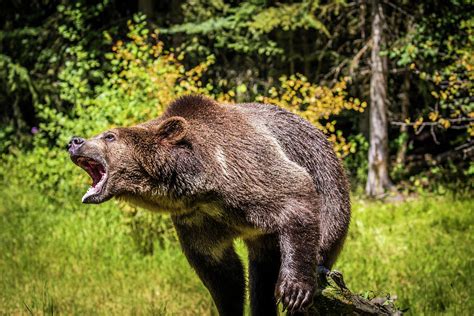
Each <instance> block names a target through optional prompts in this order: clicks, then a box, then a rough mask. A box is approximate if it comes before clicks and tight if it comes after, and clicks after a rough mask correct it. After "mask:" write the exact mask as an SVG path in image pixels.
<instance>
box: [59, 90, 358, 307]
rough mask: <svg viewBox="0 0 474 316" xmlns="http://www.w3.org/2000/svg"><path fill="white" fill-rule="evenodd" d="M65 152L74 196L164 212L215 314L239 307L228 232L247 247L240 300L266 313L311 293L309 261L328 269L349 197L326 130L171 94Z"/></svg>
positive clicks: (307, 299) (266, 111) (238, 279)
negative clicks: (74, 168)
mask: <svg viewBox="0 0 474 316" xmlns="http://www.w3.org/2000/svg"><path fill="white" fill-rule="evenodd" d="M68 150H69V152H70V154H71V158H72V160H73V161H74V162H75V163H77V164H78V165H80V166H81V167H83V168H84V169H86V170H87V171H88V172H89V174H90V175H91V177H92V178H93V186H92V187H91V189H90V190H89V191H88V192H87V193H86V195H85V196H84V198H83V202H85V203H101V202H104V201H106V200H108V199H110V198H111V197H114V196H115V197H118V198H121V199H124V200H128V201H130V202H132V203H134V204H136V205H139V206H143V207H146V208H148V209H151V210H153V211H168V212H170V213H171V217H172V220H173V223H174V225H175V227H176V230H177V232H178V236H179V239H180V242H181V245H182V248H183V250H184V253H185V254H186V256H187V258H188V260H189V262H190V264H191V265H192V266H193V268H194V269H195V270H196V272H197V274H198V275H199V277H200V278H201V280H202V281H203V282H204V284H205V285H206V287H207V288H208V289H209V291H210V293H211V295H212V297H213V299H214V301H215V304H216V306H217V309H218V310H219V313H220V314H221V315H241V314H242V313H243V306H244V296H245V295H244V293H245V280H244V273H243V269H242V264H241V261H240V259H239V258H238V256H237V255H236V253H235V251H234V248H233V240H234V239H236V238H242V239H243V240H244V241H245V243H246V245H247V246H248V250H249V275H250V293H251V295H250V296H251V306H252V307H251V308H252V313H253V314H254V315H257V314H258V315H276V313H277V309H276V304H277V303H276V302H277V300H281V302H282V304H283V306H284V307H285V308H287V309H288V310H289V311H291V312H299V311H304V310H305V309H306V308H307V307H308V305H309V304H310V303H311V301H312V296H313V294H314V290H315V286H316V275H315V273H316V268H317V266H318V265H322V266H325V267H326V268H331V266H332V264H333V263H334V260H335V259H336V257H337V255H338V253H339V250H340V248H341V246H342V244H343V241H344V238H345V235H346V232H347V228H348V224H349V219H350V202H349V189H348V183H347V180H346V175H345V173H344V171H343V168H342V167H341V163H340V161H339V159H338V158H337V157H336V155H335V153H334V151H333V149H332V146H331V144H330V143H329V142H328V141H327V139H326V137H325V136H324V135H323V134H322V133H321V132H320V131H319V130H317V129H315V128H314V127H313V126H311V125H310V124H309V123H308V122H307V121H305V120H303V119H301V118H300V117H298V116H297V115H295V114H292V113H290V112H287V111H285V110H283V109H280V108H277V107H275V106H271V105H263V104H256V103H251V104H219V103H216V102H214V101H212V100H210V99H208V98H205V97H202V96H187V97H182V98H180V99H178V100H176V101H175V102H173V103H172V104H171V105H170V106H169V107H168V109H167V110H166V112H165V113H164V114H163V115H162V116H161V117H159V118H157V119H155V120H152V121H149V122H146V123H143V124H140V125H137V126H134V127H128V128H115V129H112V130H110V131H107V132H104V133H102V134H100V135H98V136H96V137H94V138H92V139H90V140H87V141H86V140H84V139H82V138H78V137H75V138H73V139H72V140H71V142H70V144H69V146H68Z"/></svg>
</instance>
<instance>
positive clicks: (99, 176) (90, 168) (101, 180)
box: [74, 156, 107, 202]
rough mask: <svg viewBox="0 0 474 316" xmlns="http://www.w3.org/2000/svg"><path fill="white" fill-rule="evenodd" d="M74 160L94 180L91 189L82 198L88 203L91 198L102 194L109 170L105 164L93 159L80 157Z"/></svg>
mask: <svg viewBox="0 0 474 316" xmlns="http://www.w3.org/2000/svg"><path fill="white" fill-rule="evenodd" d="M74 160H75V161H74V162H75V163H76V164H77V165H78V166H79V167H81V168H82V169H84V170H85V171H86V172H87V173H88V174H89V176H90V177H91V179H92V185H91V187H90V188H89V190H87V192H86V194H84V196H83V197H82V202H86V200H87V199H88V198H89V197H91V196H93V195H99V194H100V193H101V192H102V189H103V187H104V184H105V182H106V180H107V169H106V168H105V166H104V164H102V163H101V162H99V161H97V160H95V159H93V158H89V157H83V156H80V157H77V158H76V159H74Z"/></svg>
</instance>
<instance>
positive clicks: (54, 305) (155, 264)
mask: <svg viewBox="0 0 474 316" xmlns="http://www.w3.org/2000/svg"><path fill="white" fill-rule="evenodd" d="M0 192H1V196H2V202H1V204H0V278H1V282H0V314H3V313H6V314H17V313H18V314H19V313H21V314H25V313H30V312H32V313H35V314H36V313H45V314H51V313H55V314H56V313H61V314H104V315H105V314H107V315H110V314H116V315H121V314H140V315H144V314H145V315H206V314H207V315H208V314H211V313H212V314H215V313H216V312H215V310H214V307H213V305H212V302H211V299H210V296H209V294H208V293H207V291H206V290H205V288H204V287H203V285H202V284H201V283H200V281H199V280H198V278H197V277H196V276H195V274H194V272H193V271H192V269H191V268H190V267H189V265H188V263H187V262H186V259H185V258H184V256H183V254H182V253H181V250H180V249H179V246H178V245H176V244H174V243H170V244H167V245H165V246H164V247H163V248H159V249H156V251H155V253H154V255H153V256H144V255H141V254H140V253H139V252H138V251H137V250H136V247H135V245H134V243H133V240H132V238H131V237H130V236H129V235H127V233H126V230H125V229H124V224H123V217H122V215H121V213H120V211H119V210H117V208H116V205H115V204H114V203H108V204H104V205H101V206H92V207H91V206H82V205H80V204H79V202H78V201H76V200H74V201H73V200H71V201H62V202H60V201H57V202H58V203H57V205H52V204H51V203H46V202H45V201H44V199H40V198H39V195H38V194H37V193H35V192H28V193H26V192H21V191H19V190H18V189H15V190H13V189H9V188H3V189H2V190H1V191H0ZM53 204H54V203H53ZM472 204H473V200H472V199H461V200H456V199H453V198H451V197H435V196H428V197H421V198H419V199H417V200H413V201H408V202H403V203H398V204H390V203H382V202H366V201H363V200H360V201H355V203H354V214H353V220H352V223H351V230H350V234H349V237H348V239H347V242H346V246H345V248H344V251H343V253H342V255H341V258H340V260H339V261H338V262H337V263H336V268H337V269H338V270H341V271H342V272H343V274H344V276H345V279H346V282H347V284H348V285H349V287H350V288H351V289H352V290H354V291H357V292H361V293H363V292H366V291H373V292H375V293H377V294H380V293H382V294H383V293H386V292H389V293H391V294H392V295H397V296H398V305H399V306H401V307H403V308H409V311H410V312H411V313H412V314H413V315H420V314H426V315H432V314H440V313H445V314H452V315H464V314H465V315H467V314H472V313H473V311H474V306H473V303H472V300H470V298H472V297H473V294H474V293H473V286H472V283H471V281H472V280H473V277H474V275H473V259H474V254H473V250H472V244H473V224H474V214H473V207H472ZM61 205H68V206H67V208H68V209H71V206H70V205H77V207H75V206H74V207H72V208H73V209H75V210H74V211H71V210H67V211H64V210H62V209H61ZM238 248H239V252H240V253H241V254H243V255H244V253H245V252H244V250H243V246H242V244H241V243H239V244H238Z"/></svg>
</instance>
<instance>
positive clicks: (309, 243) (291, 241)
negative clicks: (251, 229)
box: [275, 207, 319, 314]
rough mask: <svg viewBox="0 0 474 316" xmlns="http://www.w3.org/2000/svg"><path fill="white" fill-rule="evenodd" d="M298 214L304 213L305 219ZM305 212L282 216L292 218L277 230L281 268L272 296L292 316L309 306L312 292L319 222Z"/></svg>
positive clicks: (291, 212) (314, 287)
mask: <svg viewBox="0 0 474 316" xmlns="http://www.w3.org/2000/svg"><path fill="white" fill-rule="evenodd" d="M302 213H306V215H305V216H299V215H302ZM314 215H315V214H313V213H311V212H309V210H308V209H305V208H302V209H295V208H294V207H293V208H292V209H291V210H290V212H288V213H287V214H286V216H289V217H291V218H292V220H291V221H287V222H286V224H285V226H284V227H281V230H280V240H279V241H280V251H281V267H280V273H279V277H278V282H277V285H276V288H275V296H276V298H277V299H278V300H279V301H281V303H282V304H283V308H284V309H286V310H288V312H289V313H291V314H293V313H296V312H304V311H305V310H306V309H307V308H308V307H309V305H310V304H311V303H312V300H313V295H314V292H315V289H316V266H317V262H318V258H317V256H318V242H319V223H318V221H317V217H316V216H314Z"/></svg>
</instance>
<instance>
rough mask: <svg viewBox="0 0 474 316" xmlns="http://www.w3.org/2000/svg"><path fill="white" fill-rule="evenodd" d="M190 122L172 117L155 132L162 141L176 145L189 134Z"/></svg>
mask: <svg viewBox="0 0 474 316" xmlns="http://www.w3.org/2000/svg"><path fill="white" fill-rule="evenodd" d="M188 127H189V124H188V122H187V121H186V120H185V119H184V118H182V117H179V116H172V117H170V118H168V119H166V120H164V121H163V122H161V123H160V125H158V126H157V127H156V128H155V130H156V133H157V135H158V137H159V139H160V140H166V141H167V142H168V143H171V144H176V143H178V142H179V141H181V140H182V139H183V138H184V136H186V133H187V132H188Z"/></svg>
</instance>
